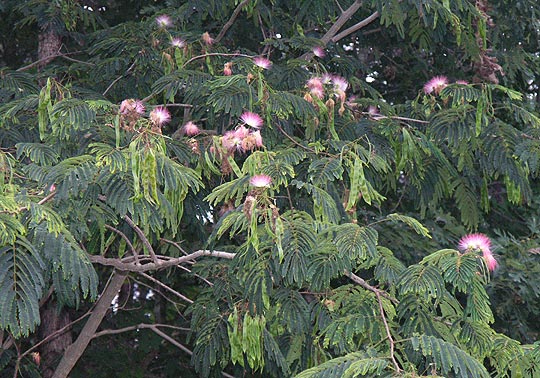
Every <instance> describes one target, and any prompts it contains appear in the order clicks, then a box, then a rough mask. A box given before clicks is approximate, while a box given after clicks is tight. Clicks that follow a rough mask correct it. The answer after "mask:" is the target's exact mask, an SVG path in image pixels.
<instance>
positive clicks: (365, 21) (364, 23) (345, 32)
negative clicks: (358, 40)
mask: <svg viewBox="0 0 540 378" xmlns="http://www.w3.org/2000/svg"><path fill="white" fill-rule="evenodd" d="M379 16H380V14H379V12H378V11H376V12H374V13H372V14H371V15H370V16H369V17H366V18H365V19H363V20H362V21H360V22H359V23H357V24H354V25H353V26H351V27H350V28H347V29H345V30H343V31H342V32H341V33H339V34H337V35H335V36H333V37H332V39H331V41H332V42H334V43H336V42H337V41H339V40H340V39H343V38H345V37H346V36H348V35H349V34H352V33H354V32H355V31H358V30H360V29H362V28H363V27H365V26H367V25H369V24H371V23H372V22H373V21H375V20H376V19H377V18H379Z"/></svg>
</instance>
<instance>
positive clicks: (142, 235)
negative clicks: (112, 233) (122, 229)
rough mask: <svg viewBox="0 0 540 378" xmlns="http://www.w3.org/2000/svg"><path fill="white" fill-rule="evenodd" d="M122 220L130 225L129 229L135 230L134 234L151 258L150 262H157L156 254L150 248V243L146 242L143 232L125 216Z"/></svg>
mask: <svg viewBox="0 0 540 378" xmlns="http://www.w3.org/2000/svg"><path fill="white" fill-rule="evenodd" d="M124 220H125V221H126V222H127V224H129V225H130V227H131V228H133V230H135V232H136V233H137V235H138V236H139V239H141V241H142V242H143V244H144V246H145V247H146V249H147V250H148V253H149V254H150V257H151V258H152V261H154V263H157V262H158V260H157V257H156V253H155V252H154V248H152V244H150V242H149V241H148V239H147V238H146V236H145V235H144V232H143V231H142V230H141V229H140V228H139V227H138V226H137V225H136V224H135V223H134V222H133V221H132V220H131V218H130V217H128V216H127V215H124Z"/></svg>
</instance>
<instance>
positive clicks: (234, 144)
mask: <svg viewBox="0 0 540 378" xmlns="http://www.w3.org/2000/svg"><path fill="white" fill-rule="evenodd" d="M241 143H242V140H241V139H240V138H238V137H237V136H236V133H235V131H227V132H226V133H225V134H224V135H223V136H222V137H221V144H222V145H223V147H224V148H225V149H226V150H228V151H234V150H236V149H239V147H240V144H241Z"/></svg>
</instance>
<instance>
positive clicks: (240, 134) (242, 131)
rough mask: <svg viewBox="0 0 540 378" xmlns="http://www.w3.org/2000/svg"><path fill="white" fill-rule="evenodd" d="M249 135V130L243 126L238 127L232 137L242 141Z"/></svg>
mask: <svg viewBox="0 0 540 378" xmlns="http://www.w3.org/2000/svg"><path fill="white" fill-rule="evenodd" d="M248 135H249V129H248V128H247V127H245V126H239V127H238V128H237V129H236V130H234V136H235V137H236V138H238V139H244V138H245V137H247V136H248Z"/></svg>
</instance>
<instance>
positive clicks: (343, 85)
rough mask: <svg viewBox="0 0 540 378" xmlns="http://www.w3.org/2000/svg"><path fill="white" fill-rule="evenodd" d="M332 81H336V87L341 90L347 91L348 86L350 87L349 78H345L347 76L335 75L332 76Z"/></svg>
mask: <svg viewBox="0 0 540 378" xmlns="http://www.w3.org/2000/svg"><path fill="white" fill-rule="evenodd" d="M332 83H334V87H335V88H336V89H337V90H340V91H343V92H345V91H346V90H347V88H348V87H349V83H348V82H347V80H345V78H343V77H341V76H333V77H332Z"/></svg>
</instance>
